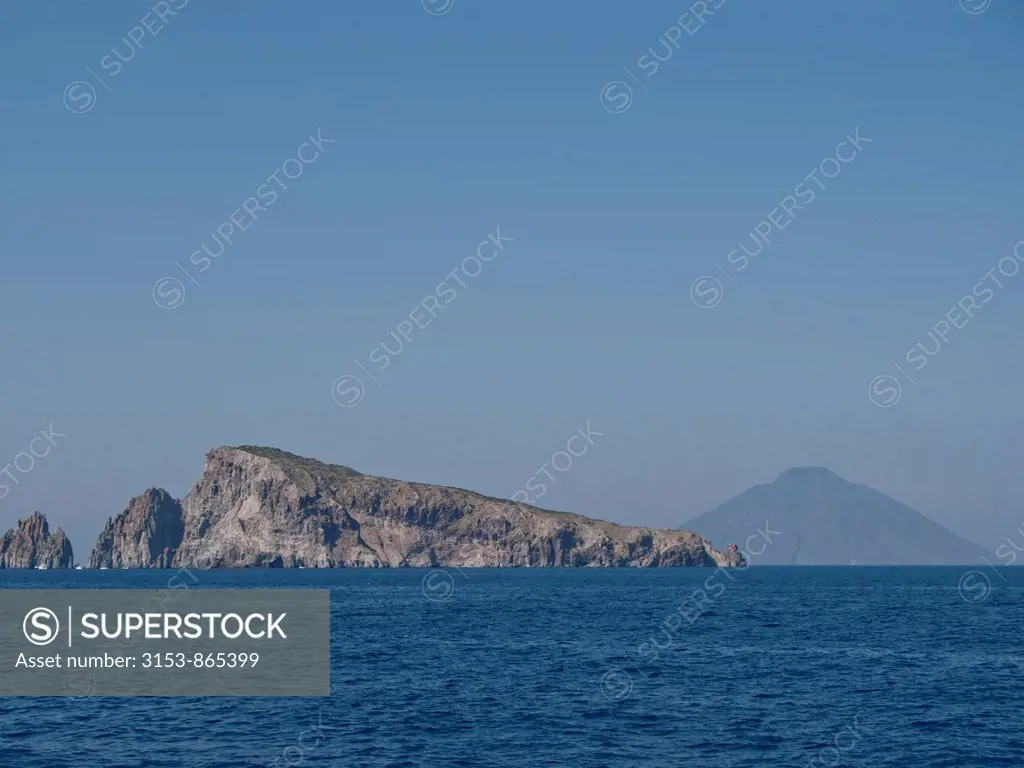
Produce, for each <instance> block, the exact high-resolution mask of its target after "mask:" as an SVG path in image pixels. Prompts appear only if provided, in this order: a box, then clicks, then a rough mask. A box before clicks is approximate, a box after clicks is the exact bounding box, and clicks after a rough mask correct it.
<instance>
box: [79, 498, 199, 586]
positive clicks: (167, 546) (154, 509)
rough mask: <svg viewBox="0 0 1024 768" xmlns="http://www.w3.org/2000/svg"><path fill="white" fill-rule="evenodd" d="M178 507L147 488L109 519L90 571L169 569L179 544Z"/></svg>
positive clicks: (171, 499) (97, 543)
mask: <svg viewBox="0 0 1024 768" xmlns="http://www.w3.org/2000/svg"><path fill="white" fill-rule="evenodd" d="M183 532H184V524H183V522H182V515H181V504H180V503H178V501H176V500H175V499H173V498H171V495H170V494H169V493H167V491H165V490H162V489H159V488H150V489H149V490H148V491H146V492H145V493H143V494H141V495H140V496H136V497H135V498H134V499H132V500H131V501H130V502H128V506H127V507H126V508H125V510H124V512H122V513H121V514H120V515H118V516H117V517H116V518H108V519H107V523H106V525H104V526H103V531H102V533H100V536H99V539H97V541H96V546H95V547H94V548H93V551H92V554H91V555H90V556H89V567H90V568H101V567H106V568H170V567H171V565H172V563H173V561H174V554H175V552H176V551H177V548H178V546H179V545H180V544H181V539H182V534H183Z"/></svg>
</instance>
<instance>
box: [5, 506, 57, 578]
mask: <svg viewBox="0 0 1024 768" xmlns="http://www.w3.org/2000/svg"><path fill="white" fill-rule="evenodd" d="M74 564H75V555H74V551H73V550H72V548H71V540H70V539H69V538H68V537H67V535H66V534H65V533H64V531H62V530H61V529H60V528H58V529H57V530H55V531H54V532H53V533H50V525H49V523H47V522H46V515H44V514H43V513H42V512H33V513H32V514H31V515H30V516H29V517H27V518H26V519H24V520H19V521H18V524H17V525H16V526H15V527H14V528H12V529H11V530H9V531H7V533H5V534H4V537H3V539H0V568H73V567H74Z"/></svg>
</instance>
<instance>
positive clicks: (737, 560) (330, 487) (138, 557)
mask: <svg viewBox="0 0 1024 768" xmlns="http://www.w3.org/2000/svg"><path fill="white" fill-rule="evenodd" d="M153 542H156V546H154V544H153ZM91 563H92V564H93V565H94V566H97V565H107V566H109V567H116V566H117V565H119V564H124V565H129V566H131V567H189V568H193V567H195V568H204V567H206V568H217V567H245V566H250V567H297V566H305V567H319V568H331V567H341V566H345V567H400V566H467V567H472V566H531V567H545V566H598V567H623V566H716V565H721V566H737V565H742V564H743V563H744V561H743V557H742V555H741V554H740V553H739V552H738V550H736V549H735V548H734V547H730V548H729V550H728V551H726V552H721V551H719V550H716V549H714V548H713V547H712V546H711V544H710V543H709V542H708V541H707V540H705V539H702V538H701V537H699V536H697V535H696V534H693V533H689V532H684V531H667V530H658V529H650V528H632V527H627V526H620V525H615V524H613V523H606V522H602V521H600V520H591V519H589V518H586V517H582V516H580V515H573V514H567V513H562V512H547V511H543V510H539V509H536V508H535V507H530V506H527V505H524V504H517V503H515V502H511V501H505V500H501V499H494V498H488V497H486V496H481V495H479V494H476V493H472V492H470V491H464V490H461V489H458V488H448V487H443V486H437V485H426V484H422V483H407V482H404V481H401V480H391V479H388V478H383V477H373V476H370V475H363V474H360V473H359V472H356V471H355V470H352V469H349V468H347V467H341V466H334V465H329V464H323V463H321V462H319V461H314V460H312V459H304V458H302V457H299V456H294V455H292V454H289V453H285V452H283V451H279V450H276V449H273V448H257V447H253V446H242V447H239V448H229V447H223V448H217V449H216V450H213V451H211V452H210V453H209V454H207V456H206V468H205V471H204V472H203V475H202V477H201V478H200V479H199V481H198V482H197V483H196V484H195V485H194V486H193V487H192V489H191V490H190V491H189V493H188V494H187V495H186V496H185V498H184V499H183V500H182V501H181V503H180V505H179V504H177V502H175V501H174V500H173V499H171V498H170V497H169V496H167V495H166V493H165V492H162V491H148V492H147V494H144V495H143V496H141V497H139V498H137V499H135V500H133V502H132V504H130V505H129V507H128V508H127V509H126V510H125V511H124V512H122V513H121V515H119V516H118V517H117V518H116V519H115V520H112V521H108V523H107V526H106V528H105V529H104V532H103V534H102V535H101V536H100V540H99V542H98V544H97V548H96V550H94V552H93V555H92V559H91Z"/></svg>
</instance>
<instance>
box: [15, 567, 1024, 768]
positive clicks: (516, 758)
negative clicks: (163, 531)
mask: <svg viewBox="0 0 1024 768" xmlns="http://www.w3.org/2000/svg"><path fill="white" fill-rule="evenodd" d="M171 575H172V572H169V571H165V572H153V571H149V572H142V571H134V572H128V571H126V572H115V571H104V572H96V571H92V572H90V571H78V572H65V573H60V572H54V571H51V572H31V571H30V572H11V571H6V572H4V571H0V585H2V586H3V587H6V588H12V587H14V588H56V587H81V588H161V587H163V586H165V585H166V584H167V581H168V578H169V577H170V576H171ZM196 576H197V577H198V579H199V583H198V584H197V585H196V586H197V587H204V588H218V589H224V588H247V587H311V588H313V587H320V588H325V587H329V588H330V589H331V606H332V607H331V610H332V638H331V643H332V664H331V666H332V671H331V691H332V693H331V696H330V698H319V699H316V698H306V699H258V698H245V699H238V698H224V699H219V698H206V699H199V698H196V699H159V698H135V699H128V698H122V699H119V698H94V699H85V700H80V699H57V698H45V699H44V698H38V699H30V698H23V699H13V698H8V699H0V766H4V768H6V767H7V766H12V767H14V768H64V767H65V766H67V767H68V768H70V767H71V766H74V768H82V767H83V766H87V767H89V768H91V767H92V766H104V767H106V766H111V767H112V768H118V767H120V766H126V767H127V766H130V767H132V768H136V767H138V766H146V767H147V768H148V767H149V766H167V768H171V767H172V766H173V767H174V768H193V767H195V768H198V767H199V766H202V767H203V768H206V767H209V768H221V767H222V768H229V767H241V766H257V765H270V766H368V767H370V768H383V767H384V766H430V767H431V768H434V767H435V766H437V767H447V766H489V767H490V766H516V767H517V768H518V767H519V766H522V767H523V768H526V767H527V766H530V767H531V768H532V767H534V766H545V765H551V766H554V765H558V766H563V765H564V766H585V767H588V768H589V767H590V766H593V767H594V768H608V767H609V766H627V767H628V766H683V765H685V766H706V767H707V768H718V767H723V768H724V767H725V766H775V765H792V766H801V767H804V766H811V765H815V766H817V765H823V766H839V765H850V766H897V765H899V766H914V767H915V768H931V767H933V766H935V767H938V766H949V768H974V767H975V766H976V767H977V768H982V766H985V767H986V768H987V767H989V766H1002V765H1006V766H1010V765H1012V766H1022V765H1024V664H1022V645H1024V569H1005V568H1000V569H998V570H995V569H981V570H980V571H977V572H968V569H966V568H959V569H958V568H751V569H749V570H747V571H743V572H730V573H729V574H728V575H726V574H725V573H724V572H717V573H716V572H715V571H712V570H708V569H672V570H669V569H666V570H471V569H467V570H463V571H458V570H448V571H444V572H441V571H429V572H428V571H419V570H378V571H360V570H335V571H311V570H306V571H287V572H286V571H239V572H231V571H217V572H209V571H207V572H196ZM709 579H710V581H708V580H709ZM706 581H707V582H708V583H707V584H705V582H706ZM989 585H991V586H989ZM695 590H703V591H704V593H705V595H704V599H703V612H701V611H700V610H698V609H697V608H696V603H694V602H693V600H692V596H693V594H694V591H695ZM698 597H699V595H698ZM0 599H2V594H0ZM0 673H2V672H0Z"/></svg>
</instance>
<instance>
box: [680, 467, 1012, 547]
mask: <svg viewBox="0 0 1024 768" xmlns="http://www.w3.org/2000/svg"><path fill="white" fill-rule="evenodd" d="M766 522H767V523H768V524H769V525H770V527H771V529H772V531H775V532H778V533H777V534H773V535H771V537H770V538H771V543H770V544H768V545H766V544H764V543H762V542H763V541H764V539H763V538H762V537H759V536H758V530H759V529H762V530H763V529H764V527H765V523H766ZM683 527H684V528H685V529H686V530H689V531H694V532H696V533H698V534H700V535H701V536H704V537H706V538H709V539H711V540H712V541H733V542H736V543H737V544H739V546H740V548H741V550H742V551H744V552H745V553H746V554H747V555H748V557H749V559H750V563H751V565H965V564H973V563H981V562H983V561H984V560H986V559H987V560H988V561H989V562H992V563H995V562H996V557H995V555H993V554H992V553H990V552H988V551H987V550H986V549H984V548H982V547H979V546H978V545H976V544H972V543H971V542H969V541H967V540H966V539H963V538H961V537H959V536H957V535H956V534H955V533H953V532H952V531H950V530H948V529H946V528H943V527H942V526H941V525H939V524H938V523H936V522H933V521H932V520H929V519H928V518H927V517H925V516H924V515H922V514H921V513H920V512H917V511H915V510H913V509H911V508H910V507H908V506H907V505H906V504H901V503H900V502H898V501H896V500H895V499H892V498H890V497H889V496H886V495H885V494H884V493H881V492H879V491H876V490H874V489H873V488H868V487H867V486H866V485H856V484H854V483H850V482H847V481H846V480H844V479H843V478H841V477H839V475H837V474H835V473H834V472H831V471H829V470H827V469H824V468H821V467H798V468H793V469H788V470H786V471H785V472H783V473H782V474H781V475H779V477H778V479H776V480H775V482H773V483H770V484H767V485H757V486H754V487H753V488H751V489H750V490H748V491H745V492H744V493H741V494H740V495H739V496H736V497H734V498H732V499H730V500H729V501H727V502H725V503H724V504H722V505H721V506H720V507H718V508H716V509H713V510H711V511H710V512H705V513H704V514H702V515H698V516H697V517H695V518H693V519H692V520H687V521H686V523H685V525H684V526H683ZM752 536H753V537H754V538H750V537H752ZM748 539H749V540H750V542H751V544H750V545H749V548H748V546H746V545H745V544H744V542H746V541H747V540H748ZM762 546H763V547H764V551H763V552H762V553H761V554H760V555H758V554H756V553H757V552H758V551H759V550H760V549H761V547H762ZM748 549H749V551H748Z"/></svg>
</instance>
